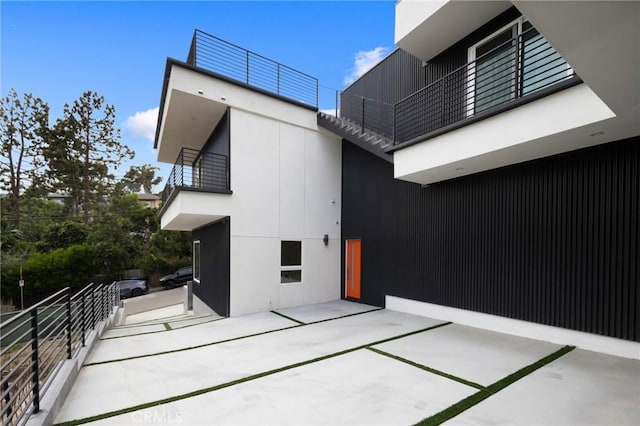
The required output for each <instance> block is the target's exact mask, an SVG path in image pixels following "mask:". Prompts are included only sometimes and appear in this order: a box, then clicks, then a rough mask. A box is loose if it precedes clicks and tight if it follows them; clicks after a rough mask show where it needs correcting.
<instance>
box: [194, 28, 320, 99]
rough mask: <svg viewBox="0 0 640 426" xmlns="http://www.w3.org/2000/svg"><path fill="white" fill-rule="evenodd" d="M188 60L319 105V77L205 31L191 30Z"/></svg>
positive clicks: (281, 93)
mask: <svg viewBox="0 0 640 426" xmlns="http://www.w3.org/2000/svg"><path fill="white" fill-rule="evenodd" d="M187 63H188V64H190V65H193V66H196V67H198V68H202V69H205V70H208V71H213V72H215V73H218V74H221V75H224V76H226V77H229V78H232V79H234V80H237V81H239V82H242V83H245V84H248V85H250V86H253V87H257V88H260V89H263V90H266V91H268V92H270V93H274V94H276V95H279V96H282V97H285V98H288V99H291V100H294V101H297V102H301V103H305V104H307V105H310V106H313V107H315V108H317V107H318V79H316V78H314V77H311V76H309V75H307V74H305V73H303V72H300V71H297V70H295V69H293V68H290V67H288V66H286V65H283V64H280V63H278V62H275V61H272V60H271V59H268V58H265V57H264V56H261V55H258V54H256V53H253V52H250V51H249V50H246V49H243V48H241V47H238V46H236V45H234V44H231V43H229V42H227V41H224V40H222V39H220V38H218V37H215V36H213V35H211V34H207V33H205V32H204V31H200V30H195V31H194V33H193V39H192V41H191V48H190V49H189V56H188V57H187Z"/></svg>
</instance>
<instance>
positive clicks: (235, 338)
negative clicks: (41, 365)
mask: <svg viewBox="0 0 640 426" xmlns="http://www.w3.org/2000/svg"><path fill="white" fill-rule="evenodd" d="M380 310H382V308H378V309H372V310H369V311H364V312H356V313H353V314H347V315H342V316H340V317H335V318H328V319H323V320H319V321H314V322H310V323H303V322H301V321H298V320H295V319H293V318H289V317H287V316H285V315H282V314H280V313H278V312H275V311H271V312H273V313H277V314H278V315H280V316H281V317H283V318H286V319H288V320H290V321H293V322H296V323H297V324H296V325H292V326H289V327H283V328H276V329H275V330H267V331H262V332H260V333H254V334H247V335H246V336H238V337H233V338H230V339H225V340H217V341H215V342H209V343H203V344H201V345H195V346H187V347H185V348H180V349H172V350H170V351H161V352H155V353H152V354H144V355H135V356H130V357H125V358H117V359H110V360H107V361H98V362H89V363H87V364H84V365H83V367H91V366H94V365H101V364H109V363H112V362H120V361H129V360H132V359H139V358H147V357H151V356H157V355H166V354H171V353H176V352H182V351H190V350H192V349H200V348H204V347H206V346H213V345H219V344H220V343H227V342H233V341H234V340H241V339H248V338H250V337H256V336H261V335H263V334H269V333H276V332H278V331H284V330H289V329H291V328H296V327H302V326H305V325H311V324H319V323H321V322H327V321H335V320H338V319H342V318H348V317H352V316H355V315H362V314H367V313H369V312H376V311H380ZM220 319H224V318H218V319H216V320H214V321H218V320H220ZM194 325H200V324H194ZM187 327H191V326H190V325H189V326H185V327H181V328H175V329H172V330H171V331H173V330H182V329H183V328H187ZM166 331H168V330H159V331H150V332H148V333H140V334H129V335H127V336H116V337H110V339H121V338H123V337H130V336H140V335H143V334H154V333H165V332H166Z"/></svg>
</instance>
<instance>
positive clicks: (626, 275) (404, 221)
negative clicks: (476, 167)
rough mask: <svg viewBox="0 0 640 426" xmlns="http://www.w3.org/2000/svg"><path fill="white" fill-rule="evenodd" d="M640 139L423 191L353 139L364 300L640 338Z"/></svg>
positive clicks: (353, 222) (346, 147) (346, 155)
mask: <svg viewBox="0 0 640 426" xmlns="http://www.w3.org/2000/svg"><path fill="white" fill-rule="evenodd" d="M639 146H640V138H638V137H636V138H633V139H629V140H625V141H620V142H616V143H610V144H606V145H601V146H597V147H593V148H587V149H583V150H579V151H574V152H571V153H566V154H562V155H558V156H554V157H549V158H545V159H541V160H536V161H531V162H527V163H522V164H518V165H514V166H510V167H505V168H501V169H496V170H492V171H489V172H485V173H480V174H475V175H471V176H467V177H464V178H459V179H455V180H450V181H445V182H441V183H438V184H435V185H432V186H430V187H427V188H424V189H423V188H421V187H420V186H419V185H416V184H411V183H407V182H402V181H399V180H395V179H394V178H393V165H391V164H389V163H387V162H385V161H383V160H381V159H379V158H377V157H375V156H373V155H371V154H369V153H367V152H366V151H364V150H362V149H360V148H358V147H356V146H354V145H352V144H350V143H348V142H343V154H342V158H343V167H342V179H343V189H342V194H343V199H342V208H343V210H342V232H343V235H342V237H343V241H344V240H345V239H347V238H362V301H363V302H365V303H369V304H373V305H377V306H383V305H384V295H385V294H388V295H393V296H398V297H403V298H408V299H414V300H419V301H425V302H430V303H436V304H440V305H445V306H451V307H455V308H461V309H467V310H472V311H477V312H484V313H489V314H494V315H500V316H504V317H509V318H517V319H522V320H525V321H531V322H536V323H541V324H548V325H553V326H558V327H564V328H569V329H574V330H580V331H586V332H589V333H595V334H602V335H607V336H612V337H617V338H622V339H628V340H636V341H638V340H640V333H639V332H638V325H639V318H638V306H639V305H640V292H639V291H638V283H639V281H640V275H639V271H638V263H640V262H639V259H640V252H639V247H638V245H639V244H638V240H639V233H640V227H639V214H640V211H639V203H640V149H639ZM343 247H344V243H343ZM342 264H343V265H344V253H343V262H342ZM342 282H343V283H344V270H343V280H342ZM343 290H344V289H343ZM343 294H344V291H343Z"/></svg>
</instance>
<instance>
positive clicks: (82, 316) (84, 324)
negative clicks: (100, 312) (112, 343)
mask: <svg viewBox="0 0 640 426" xmlns="http://www.w3.org/2000/svg"><path fill="white" fill-rule="evenodd" d="M85 297H86V294H83V295H82V297H81V298H80V328H81V329H82V347H83V348H84V347H85V346H86V341H85V329H86V328H87V317H86V314H85V309H84V299H85Z"/></svg>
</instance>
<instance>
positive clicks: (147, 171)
mask: <svg viewBox="0 0 640 426" xmlns="http://www.w3.org/2000/svg"><path fill="white" fill-rule="evenodd" d="M158 170H160V169H159V168H158V167H155V166H152V165H151V164H144V165H142V166H131V167H130V168H129V171H128V172H127V173H126V174H125V175H124V177H123V178H122V183H123V185H127V184H132V183H133V184H139V185H141V186H142V188H143V189H144V192H146V193H147V194H150V193H151V192H152V190H153V187H154V186H155V185H157V184H159V183H160V182H162V178H161V177H160V176H158V177H156V171H158Z"/></svg>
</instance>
